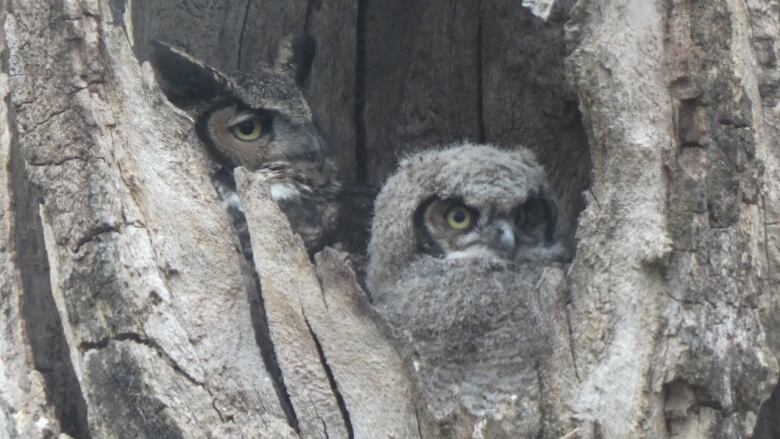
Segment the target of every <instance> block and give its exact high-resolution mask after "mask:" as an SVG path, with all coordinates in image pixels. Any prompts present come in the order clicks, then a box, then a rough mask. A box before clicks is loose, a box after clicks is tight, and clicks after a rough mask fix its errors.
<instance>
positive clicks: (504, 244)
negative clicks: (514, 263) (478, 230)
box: [489, 220, 517, 260]
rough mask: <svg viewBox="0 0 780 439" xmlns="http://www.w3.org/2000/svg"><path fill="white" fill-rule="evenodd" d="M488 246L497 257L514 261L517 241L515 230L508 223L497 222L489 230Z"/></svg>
mask: <svg viewBox="0 0 780 439" xmlns="http://www.w3.org/2000/svg"><path fill="white" fill-rule="evenodd" d="M489 233H490V235H489V236H490V238H491V239H490V243H489V245H490V246H491V247H492V248H493V250H494V251H495V252H496V253H498V254H499V256H502V257H505V258H506V259H510V260H512V259H514V257H515V252H516V251H517V240H516V239H515V229H514V227H513V226H512V224H511V223H510V222H509V221H504V220H498V221H496V222H495V224H494V225H493V227H492V228H491V230H490V232H489Z"/></svg>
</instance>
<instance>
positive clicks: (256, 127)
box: [230, 119, 263, 142]
mask: <svg viewBox="0 0 780 439" xmlns="http://www.w3.org/2000/svg"><path fill="white" fill-rule="evenodd" d="M230 130H231V131H232V132H233V135H234V136H236V138H237V139H238V140H243V141H244V142H251V141H253V140H257V139H258V138H260V135H261V134H263V127H262V125H261V124H260V122H259V121H257V120H255V119H248V120H245V121H243V122H240V123H238V124H236V125H234V126H232V127H231V128H230Z"/></svg>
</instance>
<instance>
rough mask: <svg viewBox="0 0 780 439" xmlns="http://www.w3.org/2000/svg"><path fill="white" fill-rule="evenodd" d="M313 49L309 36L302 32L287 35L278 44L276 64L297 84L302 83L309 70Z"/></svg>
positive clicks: (314, 48) (312, 40)
mask: <svg viewBox="0 0 780 439" xmlns="http://www.w3.org/2000/svg"><path fill="white" fill-rule="evenodd" d="M315 50H316V45H315V43H314V38H312V37H311V36H309V35H306V34H303V33H300V34H294V35H288V36H287V37H285V38H284V39H283V40H282V42H281V43H280V44H279V52H278V53H277V55H276V65H277V66H278V67H280V68H282V69H284V70H288V71H289V72H290V73H291V74H292V75H293V77H294V78H295V82H296V83H297V84H298V85H300V84H303V83H304V82H305V81H306V78H308V77H309V73H310V72H311V64H312V61H313V60H314V52H315Z"/></svg>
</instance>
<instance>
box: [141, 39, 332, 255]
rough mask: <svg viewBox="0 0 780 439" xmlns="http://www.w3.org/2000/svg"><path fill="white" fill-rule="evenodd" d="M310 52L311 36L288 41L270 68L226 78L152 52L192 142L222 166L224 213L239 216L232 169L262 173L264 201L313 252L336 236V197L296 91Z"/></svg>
mask: <svg viewBox="0 0 780 439" xmlns="http://www.w3.org/2000/svg"><path fill="white" fill-rule="evenodd" d="M313 53H314V43H313V40H312V39H311V38H309V37H307V36H304V35H296V36H291V37H288V38H286V39H284V40H283V41H282V43H281V45H280V47H279V53H278V56H277V59H276V62H275V63H274V64H273V65H269V66H264V67H261V68H260V69H259V70H258V71H256V72H255V73H253V74H251V75H250V74H246V73H241V72H238V73H233V74H226V73H223V72H221V71H219V70H217V69H215V68H213V67H211V66H209V65H207V64H205V63H203V62H201V61H199V60H197V59H195V58H193V57H192V56H190V55H188V54H186V53H184V52H182V51H180V50H177V49H174V48H172V47H170V46H168V45H165V44H163V43H160V42H155V43H153V46H152V63H153V64H154V67H155V69H156V71H157V73H158V79H159V80H160V84H161V87H162V89H163V90H164V91H165V93H166V95H167V96H168V98H169V99H170V100H171V101H172V102H173V103H174V104H176V105H177V106H179V107H180V108H182V109H184V110H185V111H187V112H188V113H189V114H190V115H191V116H192V117H193V119H194V120H195V124H196V125H195V127H196V131H197V133H198V136H199V137H200V139H201V140H202V141H203V143H204V144H205V145H206V146H207V147H208V149H209V150H210V151H211V153H212V155H213V156H214V157H215V158H216V159H217V161H218V162H219V163H220V164H221V166H222V169H220V170H219V171H217V172H216V173H215V186H216V187H217V190H218V192H220V196H221V197H222V198H223V200H226V201H227V202H228V203H227V204H228V208H229V209H230V210H231V211H232V212H233V213H234V214H236V215H238V216H240V217H243V215H241V214H240V206H239V205H238V202H237V198H236V197H235V183H234V181H233V179H232V174H231V172H232V170H233V168H235V167H237V166H243V167H245V168H248V169H250V170H260V171H261V172H265V173H267V174H268V176H269V181H271V183H272V184H271V196H272V197H273V198H274V199H275V200H276V201H277V202H279V204H280V206H281V208H282V210H283V211H284V212H285V213H286V214H287V217H288V219H289V220H290V223H291V226H292V227H293V229H294V230H295V231H296V232H297V233H298V234H299V235H300V236H301V237H302V238H303V241H304V243H305V244H306V247H307V249H308V250H309V251H310V252H312V253H313V252H315V251H316V250H319V249H320V248H321V247H322V246H324V245H325V244H327V243H329V242H330V240H331V239H332V235H333V234H334V233H335V231H336V228H337V225H338V221H339V218H338V213H339V202H338V201H337V198H338V195H339V194H340V193H341V191H342V187H341V184H340V182H339V180H338V178H337V175H336V167H335V166H334V164H333V163H332V162H331V161H330V160H329V159H328V158H327V152H326V148H325V142H323V140H322V137H321V136H320V134H319V132H318V130H317V129H316V127H315V125H314V122H313V121H312V113H311V110H310V109H309V106H308V104H307V103H306V100H305V99H304V97H303V94H302V92H301V88H300V85H301V83H302V82H303V81H305V80H306V77H307V76H308V74H309V70H310V67H311V60H312V57H313ZM234 216H235V215H234ZM237 228H239V234H242V233H245V231H242V230H241V227H240V226H237ZM244 250H245V251H246V250H248V246H245V249H244Z"/></svg>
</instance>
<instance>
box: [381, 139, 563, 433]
mask: <svg viewBox="0 0 780 439" xmlns="http://www.w3.org/2000/svg"><path fill="white" fill-rule="evenodd" d="M559 254H561V247H560V245H559V244H558V239H557V228H556V208H555V202H554V200H553V199H552V198H551V193H550V190H549V188H548V186H547V182H546V179H545V175H544V171H543V169H542V167H541V166H540V165H539V164H537V162H536V160H535V159H534V157H533V155H532V154H531V153H530V152H529V151H528V150H525V149H517V150H515V151H505V150H500V149H497V148H495V147H492V146H488V145H473V144H460V145H452V146H449V147H446V148H443V149H440V150H434V151H428V152H423V153H420V154H417V155H412V156H410V157H407V158H406V159H404V160H402V161H401V163H400V164H399V167H398V170H397V172H396V173H395V175H393V176H392V177H391V178H390V179H389V180H388V181H387V183H386V185H385V186H384V187H383V189H382V191H381V192H380V194H379V196H378V198H377V201H376V208H375V215H374V222H373V227H372V235H371V241H370V243H369V265H368V273H367V274H368V277H367V283H368V288H369V290H370V292H371V295H372V300H373V302H374V305H375V306H376V308H377V310H378V311H379V313H380V314H381V315H382V316H383V317H384V318H385V319H386V320H387V321H388V323H389V324H390V326H391V328H393V329H394V332H395V333H396V335H398V336H399V337H400V338H401V339H402V340H403V341H405V342H406V343H405V345H406V347H407V354H408V355H409V356H410V357H411V362H412V364H413V365H414V369H415V371H416V375H417V377H418V378H419V383H420V389H421V393H422V396H423V398H424V401H425V403H426V405H427V406H428V408H429V410H430V413H431V414H432V416H433V418H434V420H435V421H436V424H437V425H438V428H441V429H442V430H441V431H439V434H442V435H444V436H447V437H452V436H455V437H463V436H470V435H471V432H472V431H473V430H472V429H466V430H468V431H459V430H458V429H459V428H463V425H464V422H465V423H466V424H469V425H472V426H476V425H480V427H479V428H480V429H481V430H480V431H482V433H483V434H484V437H537V434H538V433H539V431H540V429H541V428H542V427H541V424H542V413H543V410H542V408H541V403H540V396H541V395H540V393H541V388H540V379H539V368H540V367H543V364H544V362H545V359H546V354H547V349H546V348H547V347H548V346H549V345H548V337H549V334H548V331H547V329H546V328H547V327H548V325H547V323H546V321H545V319H546V317H545V316H544V315H543V313H542V311H541V305H540V301H539V298H538V296H537V294H536V288H535V283H536V281H537V280H538V279H539V277H540V273H541V269H542V265H543V261H547V260H549V259H550V258H554V257H556V256H558V255H559ZM464 419H465V421H464ZM448 425H449V427H448ZM448 428H450V429H454V430H448Z"/></svg>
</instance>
